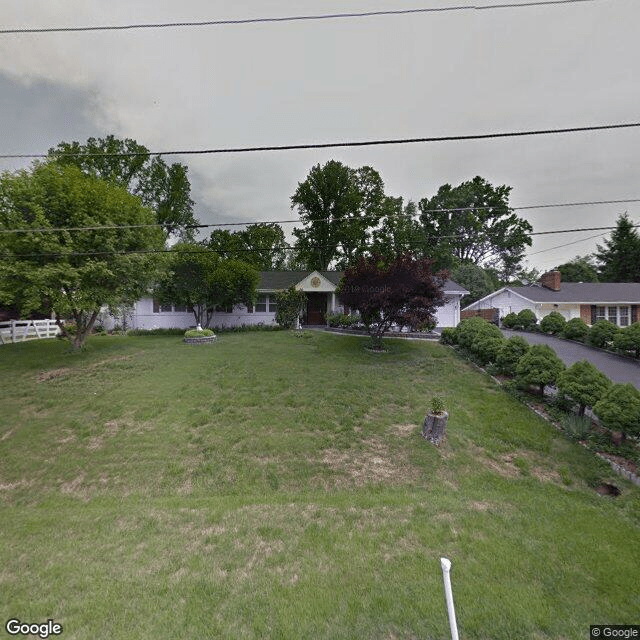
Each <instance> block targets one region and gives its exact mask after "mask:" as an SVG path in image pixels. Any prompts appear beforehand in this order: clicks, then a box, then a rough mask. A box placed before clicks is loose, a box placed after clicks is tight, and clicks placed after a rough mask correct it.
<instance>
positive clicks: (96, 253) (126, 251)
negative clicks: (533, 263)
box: [0, 225, 640, 259]
mask: <svg viewBox="0 0 640 640" xmlns="http://www.w3.org/2000/svg"><path fill="white" fill-rule="evenodd" d="M633 227H640V225H633ZM596 228H597V229H607V230H609V229H615V228H616V227H596ZM590 230H592V229H559V230H555V231H539V232H534V233H532V234H531V235H537V234H555V233H579V232H581V231H590ZM603 235H605V234H604V233H600V234H596V235H595V236H592V237H590V238H583V239H582V240H576V241H575V242H568V243H566V244H562V245H559V246H558V247H552V248H551V249H543V250H542V251H536V252H534V253H530V254H527V256H532V255H536V254H538V253H544V252H546V251H552V250H553V249H558V248H561V247H565V246H569V245H572V244H577V243H578V242H583V241H586V240H591V239H593V238H597V237H600V236H603ZM465 237H466V236H465V235H461V234H456V235H436V234H433V235H429V236H424V239H423V240H420V241H414V242H410V243H408V245H409V247H410V248H418V247H423V246H425V245H428V244H430V241H431V240H434V239H435V240H452V239H460V238H465ZM327 248H332V245H331V246H329V245H313V246H311V247H307V249H308V250H321V249H327ZM297 249H298V247H296V246H293V245H290V244H287V243H285V244H283V245H279V246H278V247H277V248H276V249H271V250H272V251H273V250H282V251H295V250H297ZM266 250H269V249H268V248H264V249H262V251H266ZM173 251H174V250H173V249H171V248H165V249H123V250H121V251H118V250H116V249H112V250H109V251H69V252H64V251H52V252H44V251H43V252H34V253H17V254H10V253H4V254H0V257H2V258H14V259H15V258H20V259H22V258H49V257H65V258H70V257H78V256H85V257H86V256H96V257H97V256H111V255H132V254H161V253H172V252H173ZM260 251H261V250H260V249H257V248H255V247H252V248H249V247H247V248H242V247H239V248H234V249H215V248H212V247H208V246H206V245H199V246H198V248H197V249H193V250H190V249H181V253H187V254H192V253H194V254H200V253H216V254H223V255H228V254H231V255H233V254H237V253H259V252H260Z"/></svg>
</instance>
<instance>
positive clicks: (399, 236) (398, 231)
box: [371, 196, 420, 260]
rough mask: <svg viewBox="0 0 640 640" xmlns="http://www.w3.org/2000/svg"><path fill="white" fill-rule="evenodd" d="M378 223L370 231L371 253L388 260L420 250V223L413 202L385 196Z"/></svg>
mask: <svg viewBox="0 0 640 640" xmlns="http://www.w3.org/2000/svg"><path fill="white" fill-rule="evenodd" d="M381 206H382V217H381V219H380V225H379V226H378V227H377V228H376V229H374V230H373V232H372V242H371V253H375V254H379V255H381V256H384V257H385V258H387V259H389V260H393V259H395V258H398V257H400V256H401V255H404V254H405V253H416V252H418V251H420V244H419V243H420V237H419V236H420V225H419V224H418V221H417V217H416V213H417V206H416V203H415V202H412V201H411V200H409V201H408V202H407V203H406V204H404V203H403V199H402V198H393V197H391V196H385V198H384V200H383V201H382V205H381Z"/></svg>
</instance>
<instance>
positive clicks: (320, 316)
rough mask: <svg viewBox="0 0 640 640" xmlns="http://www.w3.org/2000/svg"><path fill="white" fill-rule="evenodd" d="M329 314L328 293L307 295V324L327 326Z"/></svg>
mask: <svg viewBox="0 0 640 640" xmlns="http://www.w3.org/2000/svg"><path fill="white" fill-rule="evenodd" d="M326 313H327V294H326V293H307V313H306V316H305V324H325V314H326Z"/></svg>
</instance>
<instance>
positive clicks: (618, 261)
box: [596, 213, 640, 282]
mask: <svg viewBox="0 0 640 640" xmlns="http://www.w3.org/2000/svg"><path fill="white" fill-rule="evenodd" d="M604 245H605V246H604V247H601V246H599V245H598V252H597V253H596V258H597V259H598V261H599V262H600V269H599V271H600V281H601V282H640V236H639V235H638V232H637V231H636V230H635V225H634V224H633V222H632V221H631V220H630V219H629V216H628V215H627V214H626V213H624V214H623V215H621V216H620V217H619V218H618V222H617V226H616V228H615V230H614V231H613V232H612V233H611V238H610V239H609V240H605V241H604Z"/></svg>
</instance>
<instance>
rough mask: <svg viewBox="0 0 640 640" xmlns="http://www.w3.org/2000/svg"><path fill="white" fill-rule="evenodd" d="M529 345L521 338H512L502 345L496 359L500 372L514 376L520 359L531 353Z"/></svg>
mask: <svg viewBox="0 0 640 640" xmlns="http://www.w3.org/2000/svg"><path fill="white" fill-rule="evenodd" d="M529 349H530V347H529V343H528V342H527V341H526V340H525V339H524V338H522V337H521V336H512V337H511V338H509V339H508V340H505V341H504V342H503V343H502V347H501V348H500V351H499V353H498V357H497V358H496V365H497V366H498V371H499V372H500V373H503V374H504V375H506V376H514V375H515V374H516V367H517V366H518V362H519V361H520V358H522V356H524V355H525V354H527V353H528V352H529Z"/></svg>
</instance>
